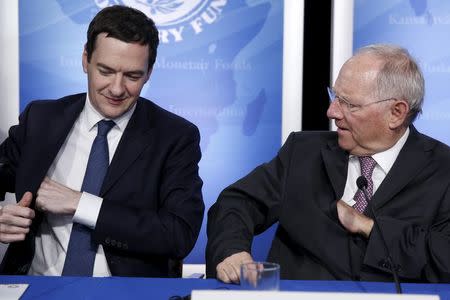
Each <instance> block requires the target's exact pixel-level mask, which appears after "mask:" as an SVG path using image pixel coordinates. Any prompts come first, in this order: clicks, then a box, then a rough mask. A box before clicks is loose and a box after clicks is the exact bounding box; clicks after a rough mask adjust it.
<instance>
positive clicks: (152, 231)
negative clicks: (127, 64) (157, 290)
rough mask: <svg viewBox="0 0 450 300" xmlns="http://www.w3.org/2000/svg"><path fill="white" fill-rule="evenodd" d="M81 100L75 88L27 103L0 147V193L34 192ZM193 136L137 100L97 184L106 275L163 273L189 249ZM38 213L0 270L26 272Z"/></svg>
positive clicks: (197, 193)
mask: <svg viewBox="0 0 450 300" xmlns="http://www.w3.org/2000/svg"><path fill="white" fill-rule="evenodd" d="M85 100H86V94H78V95H71V96H67V97H64V98H62V99H58V100H56V101H55V100H44V101H34V102H31V103H30V104H29V105H28V106H27V108H26V109H25V110H24V112H23V113H22V114H21V115H20V117H19V124H18V125H16V126H13V127H11V129H10V131H9V136H8V138H7V139H6V140H5V141H4V142H3V143H2V144H1V145H0V158H1V159H2V161H3V162H4V165H3V167H2V168H1V169H0V192H3V193H4V192H15V193H16V198H17V199H20V198H21V197H22V195H23V194H24V193H25V192H26V191H31V192H32V193H33V195H36V191H37V190H38V189H39V186H40V184H41V182H42V180H43V179H44V177H45V176H46V174H47V171H48V169H49V167H50V165H51V164H52V162H53V160H54V158H55V156H56V155H57V153H58V151H59V149H60V148H61V146H62V144H63V143H64V141H65V140H66V138H67V135H68V133H69V131H70V130H71V128H72V126H73V124H74V122H75V120H76V119H77V118H78V116H79V114H80V112H81V111H82V109H83V107H84V104H85ZM199 141H200V136H199V132H198V129H197V127H196V126H195V125H193V124H191V123H190V122H188V121H186V120H185V119H183V118H181V117H178V116H176V115H174V114H172V113H170V112H168V111H165V110H163V109H162V108H160V107H158V106H157V105H155V104H154V103H152V102H151V101H148V100H146V99H143V98H139V99H138V101H137V104H136V109H135V111H134V113H133V115H132V117H131V119H130V121H129V123H128V125H127V127H126V129H125V131H124V133H123V136H122V138H121V140H120V142H119V144H118V146H117V150H116V152H115V154H114V157H113V159H112V161H111V164H110V166H109V168H108V172H107V174H106V177H105V180H104V182H103V186H102V189H101V193H100V197H102V198H103V204H102V206H101V209H100V213H99V216H98V220H97V224H96V227H95V230H94V231H93V239H94V240H95V241H96V242H97V243H99V244H101V245H103V247H104V250H105V256H106V259H107V262H108V265H109V268H110V270H111V273H112V275H114V276H148V277H150V276H154V277H167V276H170V275H171V273H170V270H169V265H170V261H171V260H180V259H182V258H184V257H185V256H186V255H187V254H188V253H189V252H190V251H191V249H192V248H193V246H194V244H195V242H196V240H197V237H198V233H199V230H200V227H201V224H202V219H203V212H204V204H203V200H202V194H201V187H202V181H201V179H200V177H199V175H198V162H199V160H200V157H201V152H200V147H199ZM32 206H34V202H33V203H32ZM43 217H44V216H43V214H42V213H39V212H37V216H36V218H35V220H34V221H33V224H32V228H31V232H30V233H29V234H28V235H27V237H26V240H25V241H23V242H16V243H11V244H10V246H9V248H8V250H7V253H6V255H5V258H4V260H3V262H2V264H1V266H0V272H1V273H4V274H26V273H27V272H28V270H29V267H30V264H31V260H32V258H33V255H34V236H35V234H36V231H37V229H38V227H39V225H40V220H42V218H43Z"/></svg>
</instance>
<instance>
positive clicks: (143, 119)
mask: <svg viewBox="0 0 450 300" xmlns="http://www.w3.org/2000/svg"><path fill="white" fill-rule="evenodd" d="M143 101H147V100H143V99H139V101H138V102H137V104H136V109H135V111H134V113H133V115H132V116H131V119H130V121H129V122H128V125H127V127H126V129H125V131H124V133H123V135H122V138H121V140H120V142H119V145H118V146H117V149H116V152H115V153H114V157H113V159H112V161H111V164H110V165H109V168H108V172H107V173H106V177H105V181H104V182H103V186H102V190H101V193H100V195H101V196H104V194H105V193H107V192H108V190H109V189H111V188H112V186H113V185H114V184H115V183H116V182H117V180H119V178H120V177H121V176H122V175H123V174H124V173H125V171H126V170H127V168H128V167H129V166H130V165H131V164H132V163H133V162H134V161H135V160H136V159H138V157H139V155H140V154H141V153H142V152H143V151H144V150H145V149H146V148H147V147H148V146H149V144H151V141H152V132H153V131H152V130H151V129H152V122H153V118H152V117H151V113H152V110H151V109H150V110H149V109H147V106H146V105H144V103H143Z"/></svg>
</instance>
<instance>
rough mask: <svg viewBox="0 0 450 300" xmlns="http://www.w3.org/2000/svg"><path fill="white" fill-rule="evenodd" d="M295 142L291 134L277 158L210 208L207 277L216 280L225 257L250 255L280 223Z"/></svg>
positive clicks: (220, 197)
mask: <svg viewBox="0 0 450 300" xmlns="http://www.w3.org/2000/svg"><path fill="white" fill-rule="evenodd" d="M293 139H294V134H291V135H290V136H289V138H288V139H287V141H286V143H285V145H284V146H283V147H282V148H281V150H280V151H279V153H278V155H277V156H276V157H275V158H273V159H272V160H271V161H270V162H268V163H265V164H263V165H260V166H259V167H257V168H256V169H254V170H253V171H252V172H251V173H249V174H248V175H247V176H245V177H244V178H242V179H240V180H239V181H237V182H236V183H234V184H232V185H230V186H229V187H227V188H226V189H225V190H223V191H222V193H221V194H220V195H219V198H218V200H217V202H216V203H215V204H214V205H213V206H212V207H211V208H210V210H209V212H208V225H207V235H208V243H207V246H206V273H207V274H206V275H207V277H216V266H217V265H218V264H219V263H220V262H221V261H222V260H223V259H225V258H226V257H228V256H230V255H232V254H234V253H237V252H241V251H246V252H248V253H250V251H251V244H252V241H253V236H254V235H255V234H259V233H261V232H263V231H265V230H266V229H267V228H269V227H270V226H271V225H272V224H274V223H275V222H277V221H278V217H279V211H280V206H281V201H282V198H283V185H284V182H285V178H286V174H287V172H288V171H287V169H288V164H289V156H290V152H291V145H292V143H293Z"/></svg>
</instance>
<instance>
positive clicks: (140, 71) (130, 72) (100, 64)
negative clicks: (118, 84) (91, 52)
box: [97, 63, 145, 76]
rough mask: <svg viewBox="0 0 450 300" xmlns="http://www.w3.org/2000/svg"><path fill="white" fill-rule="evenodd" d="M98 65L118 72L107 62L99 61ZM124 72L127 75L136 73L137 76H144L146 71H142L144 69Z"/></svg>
mask: <svg viewBox="0 0 450 300" xmlns="http://www.w3.org/2000/svg"><path fill="white" fill-rule="evenodd" d="M97 66H98V67H100V68H103V69H106V70H107V71H111V72H117V71H116V70H115V69H113V68H111V67H109V66H107V65H105V64H102V63H97ZM124 74H126V75H135V76H136V75H137V76H144V74H145V72H144V71H142V70H133V71H127V72H124Z"/></svg>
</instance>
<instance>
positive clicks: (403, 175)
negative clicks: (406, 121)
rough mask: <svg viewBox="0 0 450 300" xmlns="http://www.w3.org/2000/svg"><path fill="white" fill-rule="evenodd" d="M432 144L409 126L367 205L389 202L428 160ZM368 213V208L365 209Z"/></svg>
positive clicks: (379, 204)
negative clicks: (393, 158) (387, 171)
mask: <svg viewBox="0 0 450 300" xmlns="http://www.w3.org/2000/svg"><path fill="white" fill-rule="evenodd" d="M432 147H433V145H432V144H431V143H430V144H428V145H426V144H425V143H424V140H423V139H421V138H420V136H419V133H418V132H417V130H416V129H415V128H414V127H413V126H411V127H410V134H409V137H408V140H407V141H406V143H405V145H404V146H403V148H402V150H401V151H400V153H399V155H398V157H397V159H396V161H395V163H394V165H393V166H392V168H391V170H390V171H389V173H388V174H387V175H386V177H385V179H384V180H383V182H382V183H381V185H380V187H379V188H378V189H377V191H376V192H375V194H374V196H373V198H372V200H371V201H370V203H369V205H372V206H374V208H375V209H376V208H380V207H382V206H383V205H385V204H386V203H387V202H389V201H390V200H391V199H392V198H393V197H394V196H395V194H397V193H398V192H399V191H400V190H402V189H403V188H404V187H405V186H406V185H407V184H408V183H409V182H410V181H411V180H412V179H413V178H414V177H416V176H417V174H418V173H419V172H420V171H421V170H423V169H424V168H425V167H426V166H427V165H428V164H429V162H430V157H429V155H428V153H429V150H431V148H432ZM366 211H368V212H369V214H370V211H371V210H370V209H366Z"/></svg>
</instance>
